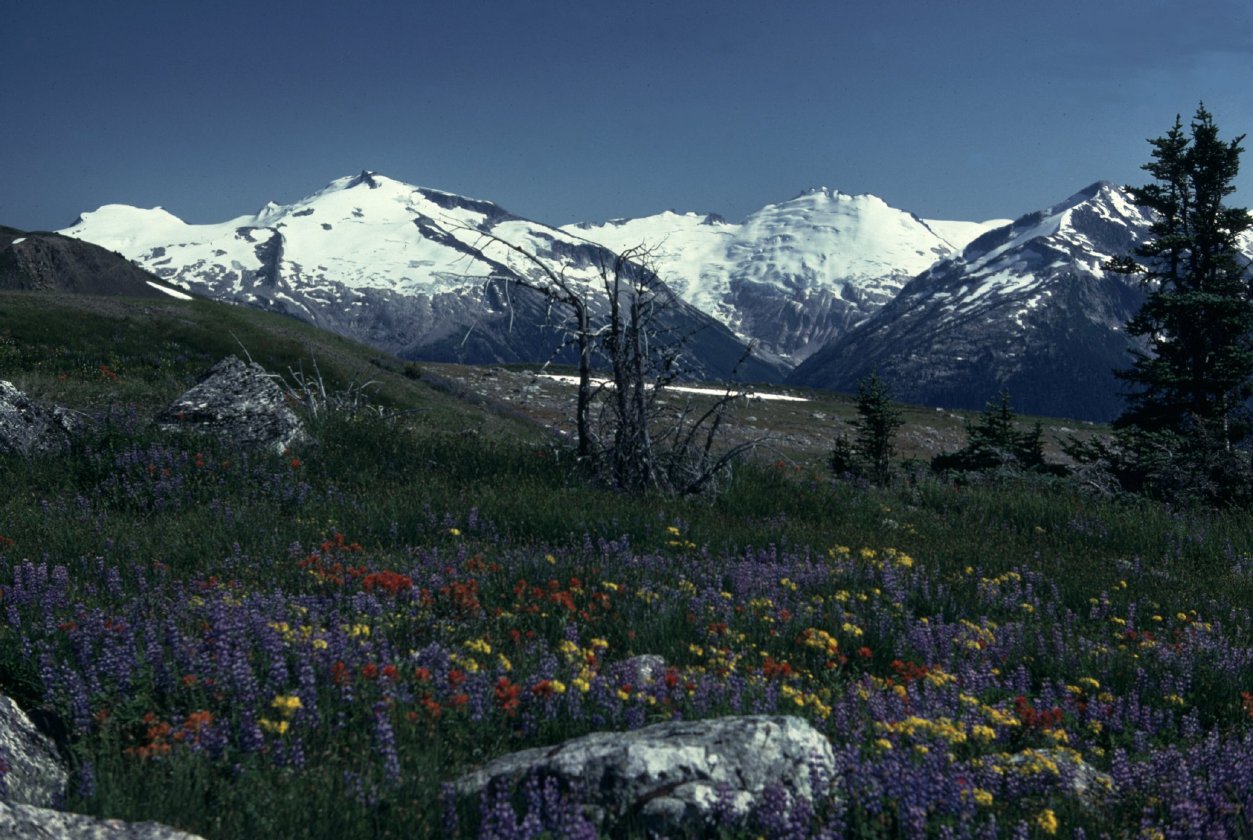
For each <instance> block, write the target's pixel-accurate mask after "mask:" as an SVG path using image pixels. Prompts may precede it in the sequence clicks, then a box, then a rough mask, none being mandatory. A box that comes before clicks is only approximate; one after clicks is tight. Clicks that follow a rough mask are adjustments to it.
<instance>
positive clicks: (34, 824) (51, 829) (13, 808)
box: [0, 802, 204, 840]
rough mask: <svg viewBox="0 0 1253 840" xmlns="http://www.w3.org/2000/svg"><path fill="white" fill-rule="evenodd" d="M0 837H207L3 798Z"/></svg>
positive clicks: (91, 839) (13, 839)
mask: <svg viewBox="0 0 1253 840" xmlns="http://www.w3.org/2000/svg"><path fill="white" fill-rule="evenodd" d="M0 837H4V838H6V840H204V838H202V837H200V835H198V834H188V833H187V832H185V831H179V830H178V829H176V828H170V827H169V826H167V825H162V824H161V823H155V822H142V823H128V822H123V821H122V820H101V819H96V818H95V817H88V816H84V815H82V814H71V813H67V812H65V811H53V810H51V809H48V808H36V807H35V806H33V805H21V804H14V803H5V802H0Z"/></svg>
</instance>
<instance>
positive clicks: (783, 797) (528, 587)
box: [0, 364, 1253, 840]
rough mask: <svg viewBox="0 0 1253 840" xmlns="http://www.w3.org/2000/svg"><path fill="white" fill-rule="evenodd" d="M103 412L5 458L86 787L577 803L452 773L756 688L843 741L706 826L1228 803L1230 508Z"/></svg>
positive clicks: (105, 793) (1250, 582)
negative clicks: (612, 462)
mask: <svg viewBox="0 0 1253 840" xmlns="http://www.w3.org/2000/svg"><path fill="white" fill-rule="evenodd" d="M136 369H138V366H136ZM110 372H117V374H118V375H120V376H121V377H123V378H126V377H127V376H136V375H138V374H136V373H134V372H132V373H128V371H127V367H126V365H125V364H122V365H114V366H111V367H110ZM412 387H413V388H415V389H420V388H422V387H425V386H420V385H418V384H414V385H413V386H412ZM431 399H435V398H434V397H432V398H431ZM440 399H445V398H444V397H440ZM464 411H466V412H469V411H470V409H464ZM99 413H100V417H99V419H100V425H99V426H98V427H97V431H96V432H94V433H93V434H92V436H90V438H89V439H87V440H86V441H85V442H83V444H82V445H81V446H80V447H79V448H78V449H76V450H75V451H74V452H71V453H68V454H65V455H58V456H47V457H44V458H39V459H34V460H30V461H21V460H4V461H0V483H3V486H4V487H5V488H6V493H5V496H4V498H3V501H0V690H2V691H3V692H4V693H6V694H8V695H10V696H12V697H13V698H14V699H16V700H17V701H18V702H19V703H20V704H22V705H23V706H24V707H25V708H28V709H32V710H35V711H36V712H37V716H38V718H39V719H40V721H41V725H43V726H44V728H45V729H47V730H49V731H52V732H54V733H55V734H56V736H57V739H58V743H59V746H60V748H61V749H62V751H63V752H64V754H65V755H66V757H67V758H68V759H69V761H70V762H71V765H72V768H73V775H74V782H73V786H72V787H73V792H72V796H71V800H70V801H69V802H68V803H66V804H67V806H69V807H72V808H73V809H75V810H78V811H82V812H85V813H91V814H96V815H105V816H110V817H120V818H124V819H129V820H159V821H161V822H165V823H168V824H171V825H174V826H178V827H181V828H184V829H187V830H190V831H194V832H196V833H199V834H202V835H204V836H205V837H208V838H214V840H217V839H218V838H251V837H261V836H266V837H293V838H295V837H302V838H303V837H308V838H358V837H359V838H372V837H405V838H412V837H466V838H470V837H494V838H506V837H508V838H514V837H532V838H538V837H566V836H595V835H596V830H595V828H594V827H593V826H592V824H591V823H590V822H589V821H588V820H587V819H586V817H585V815H584V814H583V813H582V812H581V811H580V810H579V808H578V807H577V806H576V804H575V803H574V802H573V800H572V798H571V796H570V795H568V792H567V791H563V790H560V789H557V788H556V787H555V786H553V785H543V784H541V783H539V782H538V781H533V782H532V783H529V784H526V785H524V786H522V788H521V789H519V790H515V791H500V790H496V791H494V792H492V793H491V794H490V795H487V794H485V795H484V796H483V797H482V798H479V799H475V800H472V801H467V800H465V799H459V798H458V797H457V796H456V794H455V793H454V792H453V791H452V787H451V784H450V783H451V782H453V781H454V780H455V779H456V778H458V776H460V775H461V774H463V773H465V772H467V771H468V770H470V769H471V768H473V767H475V766H477V765H481V764H482V763H484V762H485V761H486V760H488V759H490V758H493V757H496V756H498V755H501V754H503V753H506V752H510V751H513V750H517V749H522V748H527V747H534V746H540V745H550V744H555V743H557V742H559V741H562V740H564V739H567V738H571V737H574V736H577V735H581V734H585V733H588V732H593V731H602V730H626V729H633V728H638V727H641V726H644V725H647V724H650V723H655V722H659V721H665V720H672V719H680V718H686V719H697V718H706V717H714V716H720V715H731V714H750V713H776V714H788V715H796V716H800V717H803V718H805V719H806V720H808V721H810V722H811V723H812V724H813V725H814V726H815V727H817V728H819V729H820V730H821V731H822V732H824V733H825V734H826V735H827V736H828V737H829V739H830V740H831V742H832V744H833V746H834V748H835V752H836V756H837V763H838V768H839V769H838V773H837V775H836V777H835V778H832V779H828V780H824V784H823V785H822V788H821V789H822V790H823V791H824V792H823V794H822V796H820V797H819V798H818V800H817V801H814V802H812V803H810V802H804V801H793V800H791V799H790V798H789V797H788V796H787V794H786V793H785V792H783V791H773V792H770V793H769V795H768V796H767V797H766V800H765V802H764V804H763V805H762V806H760V807H759V808H757V809H756V811H754V812H753V813H752V814H750V815H749V816H748V817H747V818H746V819H744V820H739V821H736V820H732V819H731V818H730V817H728V818H727V820H726V821H724V823H723V824H721V825H719V826H717V827H716V833H717V835H718V836H724V837H740V836H744V837H759V836H764V837H772V838H773V837H798V838H799V837H924V836H933V837H946V838H947V837H1002V836H1005V837H1052V836H1058V837H1104V836H1108V837H1134V838H1167V837H1171V838H1174V837H1195V838H1214V837H1229V838H1239V837H1249V836H1253V618H1251V615H1250V606H1251V605H1253V517H1250V516H1249V515H1247V514H1246V513H1243V512H1239V511H1234V512H1233V511H1227V512H1205V511H1197V512H1189V513H1180V512H1175V511H1170V510H1167V509H1165V508H1162V507H1160V506H1156V505H1152V504H1149V503H1145V502H1136V501H1116V500H1115V501H1099V500H1094V499H1092V498H1089V497H1087V496H1084V495H1083V494H1082V493H1080V492H1079V491H1078V490H1077V489H1075V488H1074V487H1071V486H1069V485H1067V484H1065V483H1064V482H1062V481H1059V480H1054V479H1046V478H1022V477H1012V476H1005V477H1002V478H1000V479H996V480H991V481H989V482H987V483H976V484H972V485H969V486H958V485H953V484H950V483H946V482H942V481H939V480H934V479H928V480H924V481H920V482H911V483H906V484H903V485H900V486H896V487H893V488H887V489H882V488H880V489H875V488H858V487H854V486H850V485H847V484H840V483H835V482H832V481H831V480H830V479H829V478H828V477H827V476H825V475H823V474H822V473H821V472H819V468H818V467H814V468H813V469H810V468H809V467H808V466H804V465H802V466H801V467H793V466H791V465H778V466H770V465H765V464H751V463H750V464H746V465H743V466H742V467H741V468H740V469H739V470H738V471H737V473H736V475H735V478H734V480H733V481H732V482H731V484H730V486H729V488H728V489H727V490H726V491H725V492H724V493H722V494H721V495H719V496H717V497H709V498H697V499H686V500H673V499H665V498H661V497H626V496H622V495H619V494H615V493H613V492H611V491H608V490H604V489H600V488H598V487H596V486H594V485H592V484H590V483H588V482H586V481H584V480H583V479H581V478H580V477H579V473H578V470H577V468H576V465H575V464H574V463H573V462H572V460H571V457H570V455H569V454H568V453H567V452H566V451H565V450H563V449H562V448H561V447H560V446H554V445H553V443H552V442H551V441H549V440H547V439H546V438H545V437H543V436H542V435H539V434H536V433H531V432H527V431H525V430H520V431H518V432H517V434H516V436H512V437H511V436H508V435H503V434H502V435H484V434H467V433H465V431H464V422H458V423H448V422H445V421H442V420H440V419H439V418H441V417H444V416H445V415H442V414H440V415H432V414H430V413H421V412H417V413H410V414H400V415H397V416H394V417H392V418H390V419H388V418H382V417H378V416H371V415H354V416H331V417H327V418H323V419H322V420H321V421H320V423H319V424H318V425H317V426H316V427H315V428H314V429H313V432H314V436H315V437H316V439H317V440H318V444H317V445H315V446H309V447H307V448H302V449H301V450H299V451H294V452H289V453H286V454H284V455H282V456H279V455H271V454H257V453H247V452H236V451H232V450H231V448H230V447H229V446H227V445H225V444H223V443H220V442H216V441H211V440H204V439H196V438H191V437H184V438H177V437H161V436H158V435H155V434H153V433H151V432H148V431H145V427H144V425H143V423H142V419H143V418H142V411H139V412H136V411H134V410H132V409H127V408H125V407H120V408H119V407H118V406H110V407H109V408H108V411H107V412H106V411H100V412H99ZM466 416H469V414H467V415H466ZM645 654H648V655H654V656H659V657H661V658H662V659H663V660H664V663H665V664H664V667H661V668H659V669H657V670H656V671H655V672H654V673H653V675H652V676H651V677H650V678H648V679H644V680H641V679H639V678H638V677H637V672H636V671H634V670H631V669H628V668H627V667H626V662H627V660H629V659H630V658H631V657H635V656H639V655H645ZM2 778H3V776H2V774H0V779H2Z"/></svg>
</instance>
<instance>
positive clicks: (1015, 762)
mask: <svg viewBox="0 0 1253 840" xmlns="http://www.w3.org/2000/svg"><path fill="white" fill-rule="evenodd" d="M995 763H996V764H998V765H999V766H1001V767H1004V768H1005V769H1007V770H1014V771H1015V772H1018V773H1023V772H1034V773H1039V774H1042V775H1046V776H1054V777H1057V778H1059V779H1061V780H1063V782H1064V784H1065V786H1066V787H1067V788H1068V789H1069V791H1070V793H1072V794H1073V795H1074V797H1075V799H1076V800H1077V801H1078V802H1079V804H1081V805H1083V806H1085V807H1099V806H1102V805H1105V804H1107V803H1108V801H1109V799H1110V798H1112V797H1114V796H1116V795H1117V790H1116V789H1115V788H1114V777H1113V776H1111V775H1110V774H1108V773H1104V772H1102V771H1100V770H1097V769H1096V768H1095V767H1093V766H1092V765H1091V764H1088V763H1087V762H1086V761H1084V760H1083V756H1082V755H1081V754H1080V753H1079V752H1078V751H1077V750H1072V749H1069V748H1066V747H1053V748H1050V749H1027V750H1023V751H1022V752H1016V753H1013V754H1011V755H1009V756H1005V757H1003V758H999V759H997V760H996V761H995Z"/></svg>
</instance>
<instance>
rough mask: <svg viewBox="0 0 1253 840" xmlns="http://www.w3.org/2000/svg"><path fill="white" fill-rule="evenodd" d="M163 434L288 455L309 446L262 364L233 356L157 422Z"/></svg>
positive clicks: (178, 400) (203, 379)
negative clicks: (204, 438) (189, 435)
mask: <svg viewBox="0 0 1253 840" xmlns="http://www.w3.org/2000/svg"><path fill="white" fill-rule="evenodd" d="M156 425H157V428H159V429H161V430H162V431H167V432H169V431H176V432H195V433H198V434H207V435H212V436H214V437H217V438H221V439H222V440H224V441H227V442H228V443H231V444H234V445H238V446H240V447H243V448H249V449H271V450H273V451H275V452H278V453H280V454H281V453H282V452H284V451H285V450H287V449H288V448H289V447H291V446H294V445H295V444H297V443H302V442H304V441H307V440H308V439H309V438H308V435H307V434H306V433H305V430H304V426H303V425H302V424H301V422H300V418H298V417H297V416H296V414H295V412H293V411H292V410H291V408H290V407H289V406H288V405H287V400H286V397H285V396H284V394H283V389H282V388H280V387H279V386H278V385H277V384H275V382H274V380H273V379H271V378H270V376H269V374H267V373H266V372H265V369H264V368H262V367H261V366H260V365H258V364H256V363H252V364H245V363H244V362H243V361H241V360H240V359H239V358H238V357H236V356H227V357H226V358H225V359H223V360H222V361H220V362H218V363H217V364H216V365H214V366H213V367H211V368H210V369H209V371H208V372H207V373H205V375H204V376H202V377H201V378H200V381H199V382H197V383H196V385H195V386H193V387H192V388H191V390H189V391H187V392H186V393H185V394H183V395H182V396H181V397H179V398H178V399H176V400H175V401H174V402H173V403H171V404H170V406H169V408H167V409H166V410H165V411H163V412H161V414H160V415H158V416H157V418H156Z"/></svg>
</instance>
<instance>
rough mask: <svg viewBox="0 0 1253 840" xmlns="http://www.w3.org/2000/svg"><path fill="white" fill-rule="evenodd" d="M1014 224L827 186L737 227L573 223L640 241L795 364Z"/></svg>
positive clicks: (579, 230)
mask: <svg viewBox="0 0 1253 840" xmlns="http://www.w3.org/2000/svg"><path fill="white" fill-rule="evenodd" d="M1007 223H1008V220H996V221H992V222H982V223H980V222H945V221H925V220H923V219H920V218H918V217H917V216H915V215H913V214H911V213H907V212H905V211H903V210H898V209H896V208H894V207H891V206H889V205H888V204H887V203H885V202H884V201H883V200H882V199H880V198H878V197H876V196H873V195H846V194H844V193H841V192H838V191H836V190H830V189H827V188H825V187H823V188H818V189H812V190H807V191H806V192H804V193H801V194H800V195H798V196H797V197H796V198H793V199H792V200H790V201H785V202H782V203H779V204H770V205H767V206H765V207H763V208H762V209H761V210H758V211H757V212H755V213H753V214H752V215H750V216H749V217H748V218H747V219H745V220H744V221H743V222H742V223H738V224H737V223H732V222H728V221H726V220H725V219H723V218H721V217H720V216H716V215H704V214H697V213H686V214H679V213H674V212H666V213H661V214H658V215H655V216H647V217H644V218H637V219H620V220H615V221H610V222H606V223H604V224H599V225H593V224H579V225H568V226H566V227H565V228H563V229H564V230H566V231H567V232H569V233H572V234H576V235H578V236H581V237H585V238H586V239H589V240H591V241H593V242H597V243H600V244H602V245H604V246H605V247H607V248H609V249H610V250H613V251H617V252H623V251H626V250H628V249H633V248H638V249H641V250H642V251H644V252H645V254H646V255H647V259H648V261H649V262H650V263H651V264H652V266H653V268H654V269H655V270H656V271H657V273H658V274H659V275H660V276H661V277H662V278H663V279H664V280H665V281H666V282H667V283H668V284H669V285H670V286H671V287H672V288H673V289H675V291H677V292H678V293H679V294H680V295H682V297H683V298H684V299H685V300H687V301H688V302H689V303H691V304H693V305H694V306H696V307H698V308H700V309H701V310H703V311H705V312H707V313H709V314H711V315H713V316H714V317H716V318H717V319H719V320H720V321H722V322H723V323H724V324H726V325H727V326H729V327H730V328H731V329H733V330H735V331H736V332H737V333H738V334H739V335H741V336H743V337H745V338H752V339H756V340H757V341H759V342H760V343H761V346H762V347H763V348H764V349H765V350H767V351H769V352H771V353H774V354H776V355H777V356H779V357H781V358H782V359H784V360H787V361H788V362H790V363H793V364H795V363H796V362H799V361H801V360H803V359H805V358H807V357H808V356H809V355H811V354H812V353H814V352H816V351H817V350H818V349H820V348H821V347H822V346H823V345H824V344H826V343H827V342H829V341H831V340H832V339H834V338H836V337H838V336H839V335H842V334H843V333H844V332H846V331H847V330H848V329H849V328H851V327H852V326H854V325H855V324H857V323H860V322H861V321H863V320H865V319H866V318H867V317H869V316H870V315H871V314H872V313H874V312H875V311H877V310H878V309H879V308H880V307H882V306H883V305H884V304H886V303H887V302H888V301H889V300H891V299H892V297H894V296H895V295H896V293H897V292H899V291H900V289H901V288H902V287H903V286H904V285H905V283H906V282H907V281H908V280H909V279H910V278H912V277H914V276H915V275H917V274H918V273H919V272H921V271H923V270H925V269H927V268H928V267H930V266H931V265H932V264H933V263H935V262H936V261H937V260H939V259H942V258H944V257H948V256H951V255H954V254H956V253H958V252H959V251H960V250H961V248H962V247H963V246H964V245H966V243H967V242H969V241H970V240H972V239H974V238H975V237H977V236H979V235H980V234H982V233H984V232H985V231H987V230H989V229H992V228H995V227H998V226H1000V225H1003V224H1007Z"/></svg>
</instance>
